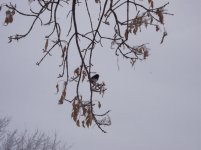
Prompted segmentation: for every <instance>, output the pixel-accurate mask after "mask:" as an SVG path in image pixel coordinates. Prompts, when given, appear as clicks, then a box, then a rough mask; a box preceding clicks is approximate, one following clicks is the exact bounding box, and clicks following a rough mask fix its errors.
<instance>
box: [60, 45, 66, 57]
mask: <svg viewBox="0 0 201 150" xmlns="http://www.w3.org/2000/svg"><path fill="white" fill-rule="evenodd" d="M66 51H67V48H66V46H64V48H63V50H62V55H61V57H62V58H63V57H64V56H65V52H66Z"/></svg>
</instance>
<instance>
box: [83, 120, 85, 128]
mask: <svg viewBox="0 0 201 150" xmlns="http://www.w3.org/2000/svg"><path fill="white" fill-rule="evenodd" d="M84 124H85V122H84V120H83V121H82V126H83V128H85V125H84Z"/></svg>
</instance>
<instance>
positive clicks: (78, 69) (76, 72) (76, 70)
mask: <svg viewBox="0 0 201 150" xmlns="http://www.w3.org/2000/svg"><path fill="white" fill-rule="evenodd" d="M74 74H75V75H76V76H79V75H80V68H79V67H77V68H76V69H75V70H74Z"/></svg>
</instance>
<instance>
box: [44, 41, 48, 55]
mask: <svg viewBox="0 0 201 150" xmlns="http://www.w3.org/2000/svg"><path fill="white" fill-rule="evenodd" d="M47 47H48V39H46V42H45V48H44V52H46V51H47Z"/></svg>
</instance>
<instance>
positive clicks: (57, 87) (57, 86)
mask: <svg viewBox="0 0 201 150" xmlns="http://www.w3.org/2000/svg"><path fill="white" fill-rule="evenodd" d="M56 89H57V94H58V93H59V84H58V83H57V85H56Z"/></svg>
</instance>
